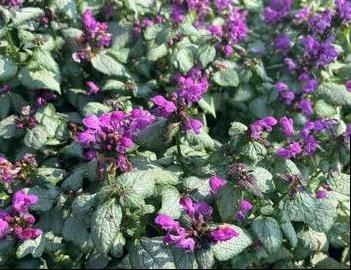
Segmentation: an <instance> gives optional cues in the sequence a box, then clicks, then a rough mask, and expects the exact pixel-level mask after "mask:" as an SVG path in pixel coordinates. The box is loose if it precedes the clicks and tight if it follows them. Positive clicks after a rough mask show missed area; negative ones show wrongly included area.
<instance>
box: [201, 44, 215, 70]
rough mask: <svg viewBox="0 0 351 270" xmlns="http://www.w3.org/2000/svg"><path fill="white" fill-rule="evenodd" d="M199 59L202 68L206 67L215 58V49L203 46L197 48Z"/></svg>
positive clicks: (208, 45)
mask: <svg viewBox="0 0 351 270" xmlns="http://www.w3.org/2000/svg"><path fill="white" fill-rule="evenodd" d="M198 53H199V59H200V63H201V65H202V67H203V68H205V67H207V65H208V64H210V63H211V62H212V61H213V60H214V59H215V57H216V48H215V47H213V46H212V45H210V44H205V45H203V46H201V47H200V48H199V52H198Z"/></svg>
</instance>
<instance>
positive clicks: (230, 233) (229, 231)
mask: <svg viewBox="0 0 351 270" xmlns="http://www.w3.org/2000/svg"><path fill="white" fill-rule="evenodd" d="M210 235H211V239H212V241H213V242H215V243H218V242H223V241H228V240H230V239H232V238H234V237H238V236H239V233H238V232H236V231H235V230H234V229H233V228H230V227H218V228H217V229H215V230H213V231H212V232H211V233H210Z"/></svg>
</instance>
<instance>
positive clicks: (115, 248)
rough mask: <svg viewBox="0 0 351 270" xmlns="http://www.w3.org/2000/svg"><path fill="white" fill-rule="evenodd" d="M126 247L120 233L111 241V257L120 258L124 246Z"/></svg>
mask: <svg viewBox="0 0 351 270" xmlns="http://www.w3.org/2000/svg"><path fill="white" fill-rule="evenodd" d="M125 245H126V239H125V238H124V236H123V234H122V233H119V234H118V235H117V236H116V238H115V240H114V241H113V244H112V248H111V255H112V256H113V257H114V258H121V257H122V256H123V254H124V250H123V248H124V246H125Z"/></svg>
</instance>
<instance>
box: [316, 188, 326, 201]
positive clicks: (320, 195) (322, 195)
mask: <svg viewBox="0 0 351 270" xmlns="http://www.w3.org/2000/svg"><path fill="white" fill-rule="evenodd" d="M316 198H317V199H319V200H324V199H326V198H328V193H327V192H326V191H325V190H318V191H317V192H316Z"/></svg>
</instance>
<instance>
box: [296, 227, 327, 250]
mask: <svg viewBox="0 0 351 270" xmlns="http://www.w3.org/2000/svg"><path fill="white" fill-rule="evenodd" d="M298 239H299V244H300V245H301V246H302V247H303V248H304V249H306V250H308V251H309V252H311V253H312V252H316V251H328V248H329V243H328V239H327V236H326V234H325V233H324V232H316V231H314V230H312V229H311V228H308V230H305V231H304V230H301V231H300V232H299V234H298Z"/></svg>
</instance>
